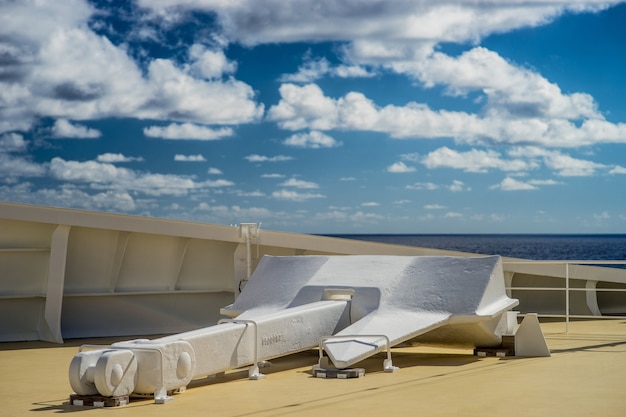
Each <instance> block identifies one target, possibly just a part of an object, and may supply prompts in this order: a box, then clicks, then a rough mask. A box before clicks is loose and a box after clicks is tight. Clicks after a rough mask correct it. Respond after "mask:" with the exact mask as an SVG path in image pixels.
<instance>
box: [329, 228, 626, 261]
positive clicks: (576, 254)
mask: <svg viewBox="0 0 626 417" xmlns="http://www.w3.org/2000/svg"><path fill="white" fill-rule="evenodd" d="M333 236H334V237H341V238H346V239H358V240H367V241H372V242H382V243H392V244H396V245H407V246H420V247H425V248H434V249H447V250H455V251H461V252H470V253H480V254H484V255H501V256H510V257H515V258H523V259H535V260H626V235H524V234H493V235H333Z"/></svg>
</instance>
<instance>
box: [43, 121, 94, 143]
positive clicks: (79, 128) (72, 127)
mask: <svg viewBox="0 0 626 417" xmlns="http://www.w3.org/2000/svg"><path fill="white" fill-rule="evenodd" d="M51 133H52V136H53V137H55V138H82V139H97V138H99V137H100V136H102V133H101V132H100V131H99V130H97V129H92V128H89V127H87V126H83V125H79V124H72V123H70V122H69V121H68V120H65V119H58V120H57V121H56V122H54V125H53V126H52V129H51Z"/></svg>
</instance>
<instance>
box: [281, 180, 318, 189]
mask: <svg viewBox="0 0 626 417" xmlns="http://www.w3.org/2000/svg"><path fill="white" fill-rule="evenodd" d="M280 186H281V187H294V188H309V189H311V188H319V185H317V184H316V183H314V182H311V181H303V180H299V179H297V178H290V179H288V180H287V181H285V182H283V183H282V184H280Z"/></svg>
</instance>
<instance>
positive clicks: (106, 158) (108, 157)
mask: <svg viewBox="0 0 626 417" xmlns="http://www.w3.org/2000/svg"><path fill="white" fill-rule="evenodd" d="M96 160H97V161H98V162H106V163H117V162H120V163H121V162H135V161H143V157H141V156H139V157H135V156H124V154H121V153H103V154H101V155H98V157H97V158H96Z"/></svg>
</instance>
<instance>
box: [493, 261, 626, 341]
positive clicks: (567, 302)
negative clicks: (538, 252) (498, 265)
mask: <svg viewBox="0 0 626 417" xmlns="http://www.w3.org/2000/svg"><path fill="white" fill-rule="evenodd" d="M534 264H541V265H564V266H565V287H513V286H509V287H506V290H508V291H564V292H565V314H541V313H538V315H539V316H540V317H565V332H566V333H567V332H569V322H570V319H571V318H575V319H576V318H583V319H585V318H593V319H624V316H610V315H599V316H598V315H583V314H571V313H570V293H571V292H572V291H584V292H588V291H593V292H598V291H600V292H626V289H625V288H571V287H570V265H626V260H517V261H508V260H507V261H504V260H503V261H502V265H503V266H504V265H534ZM577 279H584V278H577ZM587 281H597V280H594V279H587ZM521 315H522V316H523V314H521Z"/></svg>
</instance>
